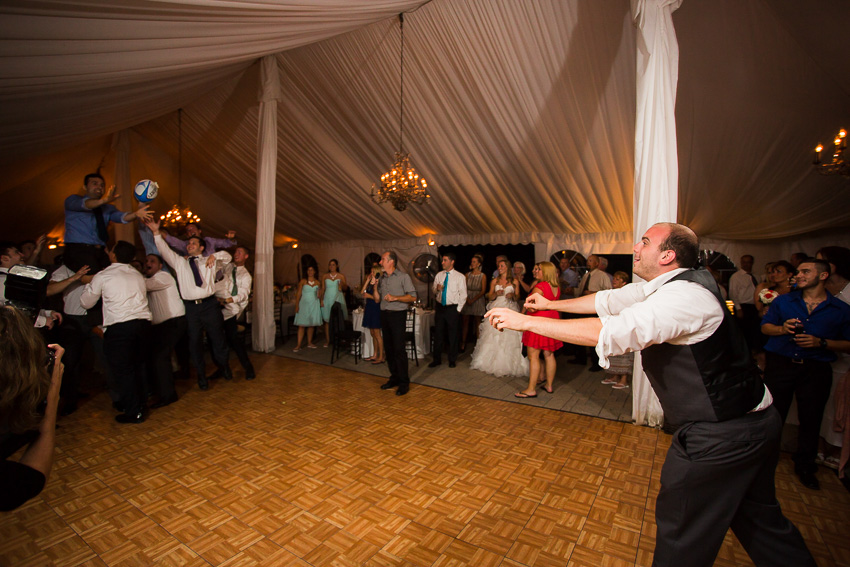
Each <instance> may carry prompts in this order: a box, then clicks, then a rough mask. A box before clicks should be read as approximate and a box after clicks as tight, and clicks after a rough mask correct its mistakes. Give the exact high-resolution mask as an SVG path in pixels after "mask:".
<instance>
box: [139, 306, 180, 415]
mask: <svg viewBox="0 0 850 567" xmlns="http://www.w3.org/2000/svg"><path fill="white" fill-rule="evenodd" d="M185 334H186V317H185V316H183V317H174V318H171V319H166V320H165V321H163V322H162V323H158V324H156V325H153V326H152V327H151V339H150V347H151V350H150V366H149V367H148V383H149V385H150V390H151V392H152V393H154V394H156V395H157V396H158V397H159V400H160V401H166V400H174V399H176V398H177V392H176V391H175V390H174V373H173V372H172V370H171V353H172V352H173V351H174V347H175V346H176V345H177V342H178V341H179V340H180V339H181V338H182V337H183V335H185Z"/></svg>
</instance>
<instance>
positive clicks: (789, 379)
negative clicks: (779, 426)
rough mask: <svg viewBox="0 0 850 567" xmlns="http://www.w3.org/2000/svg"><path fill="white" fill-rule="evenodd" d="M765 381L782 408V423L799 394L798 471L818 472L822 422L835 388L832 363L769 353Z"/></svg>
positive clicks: (795, 457)
mask: <svg viewBox="0 0 850 567" xmlns="http://www.w3.org/2000/svg"><path fill="white" fill-rule="evenodd" d="M764 383H765V384H766V385H767V387H768V389H769V390H770V393H771V395H772V396H773V405H774V406H776V409H777V410H779V415H780V416H781V417H782V423H785V419H786V418H787V417H788V410H789V409H790V408H791V401H792V400H793V399H794V396H796V397H797V418H798V419H799V421H800V428H799V430H798V434H797V452H796V453H794V463H795V469H796V471H797V472H798V473H814V472H816V471H817V470H818V466H817V465H816V464H815V458H816V457H817V454H818V441H819V438H820V425H821V421H823V410H824V408H825V407H826V402H827V401H828V400H829V391H830V389H831V388H832V366H830V364H829V363H828V362H821V361H818V360H804V361H802V362H801V363H795V362H793V361H792V360H791V359H790V358H788V357H787V356H780V355H778V354H774V353H772V352H768V353H767V359H766V361H765V368H764Z"/></svg>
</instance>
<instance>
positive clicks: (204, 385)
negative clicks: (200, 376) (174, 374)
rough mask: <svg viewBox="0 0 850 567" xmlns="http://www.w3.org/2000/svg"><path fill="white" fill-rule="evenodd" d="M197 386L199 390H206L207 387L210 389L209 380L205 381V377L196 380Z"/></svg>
mask: <svg viewBox="0 0 850 567" xmlns="http://www.w3.org/2000/svg"><path fill="white" fill-rule="evenodd" d="M198 388H200V389H201V390H204V391H206V390H209V389H210V384H209V382H207V381H206V379H204V380H198Z"/></svg>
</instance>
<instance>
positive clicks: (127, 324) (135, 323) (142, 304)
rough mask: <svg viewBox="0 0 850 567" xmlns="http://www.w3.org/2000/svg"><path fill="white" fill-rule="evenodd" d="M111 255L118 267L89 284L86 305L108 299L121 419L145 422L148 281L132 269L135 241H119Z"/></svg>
mask: <svg viewBox="0 0 850 567" xmlns="http://www.w3.org/2000/svg"><path fill="white" fill-rule="evenodd" d="M107 254H108V255H109V260H110V262H112V263H111V264H110V265H109V266H108V267H106V268H104V269H103V270H101V271H100V272H98V273H96V274H95V275H94V277H93V278H92V281H91V282H89V283H88V284H87V285H86V288H85V289H84V290H83V293H82V295H81V296H80V304H81V305H82V306H83V307H84V308H85V309H91V308H92V307H94V305H95V304H96V303H97V302H98V300H99V299H101V298H102V299H103V327H104V331H103V348H104V350H105V351H106V360H107V362H109V367H110V369H111V371H112V376H113V377H114V379H115V380H116V386H117V388H118V390H119V392H120V393H121V401H120V405H121V408H122V409H123V411H124V413H122V414H120V415H117V416H115V421H117V422H118V423H141V422H143V421H144V420H145V418H144V413H143V412H144V405H145V395H144V394H145V392H144V386H145V374H144V369H145V361H146V359H147V353H148V349H147V343H148V333H149V332H150V326H151V311H150V308H149V307H148V295H147V290H146V289H145V279H144V278H143V277H142V274H140V273H139V271H138V270H136V269H135V268H133V267H132V266H130V262H132V261H133V258H135V256H136V247H135V246H133V245H132V244H130V243H129V242H127V241H124V240H119V241H118V242H117V243H116V244H115V246H114V247H113V248H112V249H111V250H109V251H108V252H107Z"/></svg>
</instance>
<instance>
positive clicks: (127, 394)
mask: <svg viewBox="0 0 850 567" xmlns="http://www.w3.org/2000/svg"><path fill="white" fill-rule="evenodd" d="M150 327H151V322H150V321H148V320H145V319H132V320H130V321H125V322H123V323H114V324H112V325H109V326H108V327H107V328H106V330H105V331H104V333H103V347H104V350H105V351H106V360H107V362H109V367H110V370H111V371H112V375H113V376H114V377H115V381H116V386H117V388H118V391H119V392H120V395H121V402H120V403H121V405H122V406H123V407H124V412H125V413H129V414H135V413H138V412H141V411H142V408H143V407H144V403H145V393H144V390H145V362H146V360H147V356H148V337H149V333H150Z"/></svg>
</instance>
